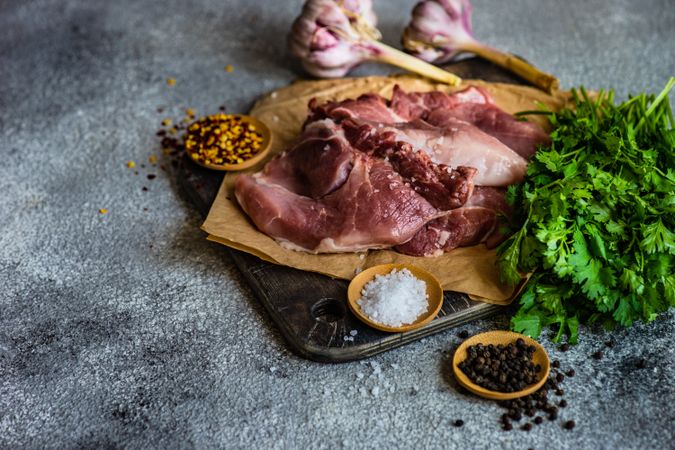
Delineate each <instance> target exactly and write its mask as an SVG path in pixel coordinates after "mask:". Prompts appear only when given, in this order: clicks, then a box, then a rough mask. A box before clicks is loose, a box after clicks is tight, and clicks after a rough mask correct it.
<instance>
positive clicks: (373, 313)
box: [356, 269, 429, 327]
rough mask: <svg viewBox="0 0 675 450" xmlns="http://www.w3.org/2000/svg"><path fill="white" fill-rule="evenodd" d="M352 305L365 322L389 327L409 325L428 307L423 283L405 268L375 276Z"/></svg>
mask: <svg viewBox="0 0 675 450" xmlns="http://www.w3.org/2000/svg"><path fill="white" fill-rule="evenodd" d="M356 303H357V304H358V305H359V307H360V308H361V311H362V312H363V313H364V314H365V315H366V316H367V317H368V318H369V319H371V320H373V321H375V322H378V323H381V324H383V325H387V326H390V327H400V326H402V325H407V324H410V323H413V322H414V321H415V319H417V318H418V317H419V316H420V315H422V314H423V313H425V312H426V311H427V309H428V308H429V301H428V296H427V293H426V284H425V283H424V281H422V280H420V279H419V278H416V277H415V276H414V275H413V274H412V273H411V272H410V271H409V270H408V269H402V270H400V271H399V270H396V269H394V270H392V271H391V272H390V273H388V274H386V275H376V276H375V278H374V279H373V280H371V281H369V282H368V283H366V285H365V286H364V287H363V289H362V290H361V298H359V299H358V300H357V301H356Z"/></svg>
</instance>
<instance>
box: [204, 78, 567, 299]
mask: <svg viewBox="0 0 675 450" xmlns="http://www.w3.org/2000/svg"><path fill="white" fill-rule="evenodd" d="M395 84H399V85H400V86H401V87H402V88H403V89H404V90H405V91H408V92H412V91H430V90H440V91H445V92H453V91H456V90H459V89H462V88H464V87H466V86H467V85H477V86H482V87H485V88H487V90H488V91H489V92H490V93H491V94H492V96H493V97H494V99H495V103H496V104H497V105H498V106H499V107H500V108H502V109H503V110H505V111H507V112H509V113H515V112H518V111H523V110H533V109H538V104H544V105H546V106H547V107H548V108H549V109H552V110H558V109H559V108H561V107H562V106H563V105H565V102H566V99H567V98H568V96H567V94H566V93H558V94H555V95H548V94H546V93H544V92H542V91H539V90H537V89H534V88H530V87H525V86H516V85H511V84H501V83H487V82H483V81H479V80H465V81H464V84H463V86H461V87H459V88H452V87H450V86H447V85H443V84H435V83H432V82H429V81H427V80H424V79H421V78H416V77H413V76H406V75H401V76H393V77H363V78H344V79H337V80H316V81H299V82H296V83H294V84H292V85H290V86H288V87H285V88H282V89H279V90H276V91H273V92H270V93H269V94H267V95H265V96H264V97H263V98H261V99H260V100H259V101H258V102H257V103H256V104H255V106H254V107H253V109H252V110H251V112H250V114H251V115H252V116H255V117H257V118H259V119H260V120H262V121H263V122H265V123H266V124H267V125H268V126H269V128H270V130H271V131H272V149H271V151H270V158H271V157H272V156H273V155H275V154H277V153H279V152H281V151H283V150H284V149H285V148H287V147H288V145H289V143H291V142H292V141H293V139H295V138H296V137H297V136H298V135H299V133H300V129H301V126H302V124H303V122H304V121H305V118H306V116H307V103H308V102H309V100H310V99H311V98H313V97H316V98H317V99H319V100H320V101H324V100H344V99H347V98H356V97H358V96H359V95H361V94H364V93H367V92H376V93H378V94H380V95H382V96H384V97H386V98H390V97H391V93H392V89H393V87H394V85H395ZM530 120H532V121H536V122H538V123H539V124H540V125H542V126H544V127H546V126H547V121H546V119H545V118H544V117H543V116H530ZM270 158H268V159H267V161H269V159H270ZM265 162H266V161H263V162H261V164H259V165H258V166H257V167H254V168H252V169H250V170H249V171H250V172H254V171H257V170H260V169H261V168H262V166H263V165H264V163H265ZM237 175H238V173H229V174H228V175H227V176H226V177H225V179H224V181H223V184H222V185H221V187H220V190H219V192H218V195H217V197H216V199H215V200H214V202H213V205H212V206H211V210H210V212H209V215H208V217H207V219H206V221H205V222H204V224H203V225H202V229H203V230H204V231H206V232H207V233H209V237H208V239H209V240H211V241H214V242H219V243H221V244H224V245H227V246H230V247H233V248H235V249H238V250H242V251H244V252H248V253H251V254H253V255H256V256H258V257H259V258H261V259H264V260H266V261H269V262H271V263H275V264H282V265H286V266H290V267H295V268H297V269H301V270H308V271H312V272H319V273H322V274H326V275H329V276H331V277H334V278H342V279H351V278H352V277H354V275H355V274H356V273H358V272H359V271H360V270H362V269H365V268H368V267H371V266H374V265H377V264H384V263H401V264H414V265H416V266H418V267H421V268H423V269H426V270H427V271H429V272H431V273H433V274H434V275H435V276H436V277H437V278H438V280H439V281H440V282H441V284H442V286H443V289H445V290H452V291H457V292H464V293H467V294H469V295H470V296H471V297H472V298H474V299H477V300H481V301H485V302H489V303H497V304H508V303H509V302H510V301H511V300H512V299H513V298H514V297H515V295H514V294H515V293H516V292H515V290H516V289H515V288H514V287H511V286H506V285H504V284H502V283H501V282H500V281H499V274H498V271H497V268H496V267H495V260H496V254H495V251H494V250H488V249H486V248H485V246H484V245H482V244H481V245H477V246H474V247H465V248H458V249H455V250H453V251H451V252H448V253H445V254H444V255H442V256H439V257H413V256H407V255H402V254H400V253H397V252H394V251H392V250H371V251H368V252H362V253H341V254H320V255H312V254H308V253H303V252H296V251H293V250H287V249H284V248H282V247H281V246H279V245H278V244H277V243H276V242H275V241H274V239H272V238H270V237H269V236H267V235H265V234H263V233H262V232H260V231H258V230H257V229H256V227H255V225H253V223H252V222H251V221H250V220H249V219H248V216H246V214H245V213H244V212H243V211H242V210H241V209H240V208H239V206H238V204H237V201H236V199H235V197H234V194H233V192H232V185H233V181H234V178H235V177H236V176H237Z"/></svg>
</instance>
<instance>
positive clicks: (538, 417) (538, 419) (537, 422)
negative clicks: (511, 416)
mask: <svg viewBox="0 0 675 450" xmlns="http://www.w3.org/2000/svg"><path fill="white" fill-rule="evenodd" d="M543 421H544V419H542V418H541V417H540V416H537V417H535V418H534V423H536V424H537V425H541V423H542V422H543Z"/></svg>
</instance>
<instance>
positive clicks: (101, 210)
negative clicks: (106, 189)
mask: <svg viewBox="0 0 675 450" xmlns="http://www.w3.org/2000/svg"><path fill="white" fill-rule="evenodd" d="M98 213H99V214H101V215H104V214H108V210H107V209H105V208H101V209H99V210H98Z"/></svg>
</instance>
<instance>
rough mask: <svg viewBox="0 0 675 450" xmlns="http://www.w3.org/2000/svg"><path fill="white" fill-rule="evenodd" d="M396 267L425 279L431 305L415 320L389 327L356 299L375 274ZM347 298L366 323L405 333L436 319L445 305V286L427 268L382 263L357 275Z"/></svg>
mask: <svg viewBox="0 0 675 450" xmlns="http://www.w3.org/2000/svg"><path fill="white" fill-rule="evenodd" d="M394 269H398V270H401V269H408V270H409V271H410V273H412V274H413V275H414V276H415V277H417V278H419V279H420V280H422V281H424V283H425V284H426V285H427V296H428V301H429V307H428V309H427V312H426V313H424V314H422V315H421V316H420V317H418V318H417V320H415V322H413V323H411V324H408V325H403V326H400V327H389V326H387V325H384V324H381V323H378V322H375V321H373V320H371V319H370V318H368V316H366V315H365V314H364V313H363V312H362V311H361V307H359V305H358V304H357V303H356V301H357V300H358V299H360V298H361V290H362V289H363V286H365V284H366V283H368V282H369V281H371V280H372V279H373V278H375V275H385V274H388V273H389V272H391V271H392V270H394ZM347 298H348V300H349V302H348V303H349V309H350V310H351V311H352V312H353V313H354V315H355V316H356V317H358V318H359V320H361V321H362V322H364V323H365V324H367V325H370V326H371V327H373V328H375V329H378V330H381V331H388V332H390V333H403V332H404V331H410V330H414V329H416V328H419V327H422V326H424V325H426V324H428V323H429V322H431V321H432V320H434V317H436V316H437V315H438V311H440V310H441V306H443V288H442V287H441V283H439V282H438V280H437V279H436V277H434V276H433V275H432V274H430V273H429V272H427V271H426V270H423V269H420V268H419V267H415V266H410V265H407V264H381V265H379V266H374V267H371V268H369V269H366V270H364V271H363V272H361V273H359V274H358V275H357V276H355V277H354V278H353V279H352V281H351V283H349V288H348V289H347Z"/></svg>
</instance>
